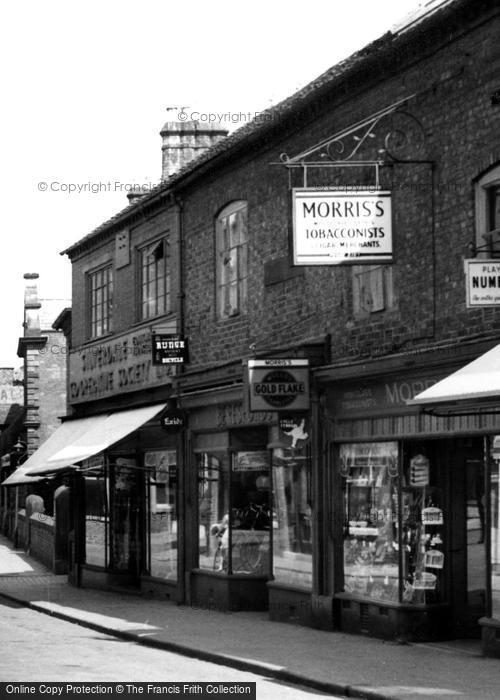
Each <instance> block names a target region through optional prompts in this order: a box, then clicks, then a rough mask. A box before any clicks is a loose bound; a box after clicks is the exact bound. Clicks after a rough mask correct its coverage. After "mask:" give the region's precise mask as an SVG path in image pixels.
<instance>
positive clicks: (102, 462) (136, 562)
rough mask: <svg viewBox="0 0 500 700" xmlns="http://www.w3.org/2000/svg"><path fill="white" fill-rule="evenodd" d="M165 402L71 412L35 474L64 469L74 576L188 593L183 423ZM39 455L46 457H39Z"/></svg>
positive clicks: (97, 583) (88, 582) (81, 581)
mask: <svg viewBox="0 0 500 700" xmlns="http://www.w3.org/2000/svg"><path fill="white" fill-rule="evenodd" d="M168 413H169V411H168V407H167V405H166V404H164V403H163V404H155V405H153V406H146V407H142V408H136V409H129V410H127V411H116V412H113V413H108V414H101V415H97V416H89V417H87V418H78V419H75V420H68V421H66V422H65V423H63V424H62V426H61V427H60V428H59V429H58V430H57V431H56V432H55V433H54V434H53V435H52V436H51V438H50V439H49V441H47V443H45V445H44V458H43V460H41V463H40V464H39V466H38V467H33V468H31V469H28V471H27V473H28V475H30V474H31V475H36V474H38V475H42V474H55V473H59V474H65V475H66V478H67V481H68V484H69V485H70V490H71V501H72V508H71V512H72V514H73V518H72V523H71V527H70V534H69V550H70V557H69V558H70V572H69V577H70V580H71V581H72V582H73V583H75V584H76V585H80V586H89V587H122V586H125V587H129V588H135V589H137V590H141V591H142V592H144V593H147V594H155V595H158V596H160V597H163V598H166V599H172V600H176V601H181V600H182V599H183V587H182V583H183V577H182V575H179V566H180V562H181V558H180V557H179V551H180V545H179V542H180V540H181V538H182V525H181V523H182V519H181V516H180V512H181V510H182V505H181V499H180V497H179V491H180V488H179V470H178V466H180V461H179V459H178V455H179V454H180V444H181V435H182V433H181V432H179V430H175V431H172V430H171V429H170V428H168V429H165V423H166V421H165V417H166V416H168ZM39 461H40V460H39Z"/></svg>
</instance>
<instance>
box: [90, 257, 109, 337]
mask: <svg viewBox="0 0 500 700" xmlns="http://www.w3.org/2000/svg"><path fill="white" fill-rule="evenodd" d="M87 293H88V311H89V317H88V333H89V337H90V338H99V337H101V336H103V335H106V334H107V333H110V332H111V331H112V329H113V270H112V268H111V265H109V266H107V267H103V268H101V269H99V270H96V271H95V272H90V273H88V275H87Z"/></svg>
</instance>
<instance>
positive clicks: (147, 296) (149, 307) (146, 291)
mask: <svg viewBox="0 0 500 700" xmlns="http://www.w3.org/2000/svg"><path fill="white" fill-rule="evenodd" d="M167 253H168V243H167V241H166V240H162V241H157V242H156V243H154V244H152V245H151V246H148V247H147V248H144V249H143V250H142V251H141V253H140V255H141V270H142V280H141V312H142V318H151V317H153V316H157V315H159V314H163V313H165V312H166V311H167V310H168V309H167V305H166V303H165V296H166V289H167V287H168V286H169V284H170V275H169V269H168V266H167Z"/></svg>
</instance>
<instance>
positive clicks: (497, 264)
mask: <svg viewBox="0 0 500 700" xmlns="http://www.w3.org/2000/svg"><path fill="white" fill-rule="evenodd" d="M464 269H465V290H466V301H467V308H468V309H470V308H474V307H480V306H498V305H499V304H500V260H478V259H477V258H475V259H473V260H464Z"/></svg>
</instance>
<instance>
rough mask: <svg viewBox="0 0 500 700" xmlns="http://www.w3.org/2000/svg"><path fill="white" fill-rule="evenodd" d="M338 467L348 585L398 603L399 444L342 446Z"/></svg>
mask: <svg viewBox="0 0 500 700" xmlns="http://www.w3.org/2000/svg"><path fill="white" fill-rule="evenodd" d="M339 467H340V473H341V475H342V477H343V486H344V523H345V527H344V532H345V535H344V588H345V590H346V591H348V592H350V593H354V594H356V595H361V596H364V597H369V598H374V599H378V600H389V601H393V602H397V601H398V600H399V566H398V552H397V550H398V543H397V470H398V447H397V443H395V442H384V443H367V444H350V445H341V447H340V465H339Z"/></svg>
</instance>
